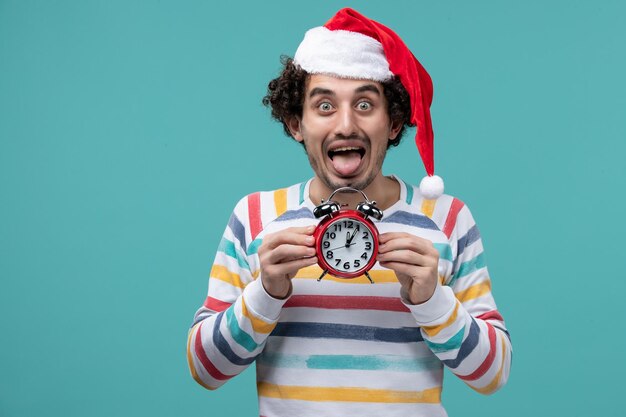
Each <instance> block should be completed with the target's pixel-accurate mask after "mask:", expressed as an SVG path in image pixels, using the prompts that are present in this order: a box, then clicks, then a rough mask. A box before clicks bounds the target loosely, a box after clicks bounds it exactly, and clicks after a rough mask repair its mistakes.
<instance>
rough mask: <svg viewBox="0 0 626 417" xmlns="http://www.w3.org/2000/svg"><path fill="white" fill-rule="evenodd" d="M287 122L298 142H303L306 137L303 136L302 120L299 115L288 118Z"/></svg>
mask: <svg viewBox="0 0 626 417" xmlns="http://www.w3.org/2000/svg"><path fill="white" fill-rule="evenodd" d="M286 124H287V127H288V128H289V132H290V133H291V136H293V138H294V139H295V140H297V141H298V142H302V141H303V140H304V138H303V137H302V128H301V126H302V122H301V121H300V119H299V118H298V117H292V118H291V119H289V120H287V122H286Z"/></svg>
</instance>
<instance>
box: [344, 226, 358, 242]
mask: <svg viewBox="0 0 626 417" xmlns="http://www.w3.org/2000/svg"><path fill="white" fill-rule="evenodd" d="M355 235H356V229H354V232H352V236H350V237H349V238H348V240H347V241H346V245H347V244H349V243H350V242H352V239H354V236H355Z"/></svg>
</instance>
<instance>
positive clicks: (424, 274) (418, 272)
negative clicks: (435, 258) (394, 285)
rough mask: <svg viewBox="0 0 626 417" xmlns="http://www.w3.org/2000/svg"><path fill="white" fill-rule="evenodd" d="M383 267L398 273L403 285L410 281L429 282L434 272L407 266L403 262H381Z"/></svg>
mask: <svg viewBox="0 0 626 417" xmlns="http://www.w3.org/2000/svg"><path fill="white" fill-rule="evenodd" d="M379 263H380V265H381V266H383V267H385V268H387V269H391V270H393V271H394V272H395V273H396V277H397V278H398V281H400V283H401V284H406V283H409V282H410V281H415V280H418V281H422V280H427V279H428V278H429V277H430V275H431V273H432V271H431V269H430V268H429V267H425V266H417V265H411V264H405V263H403V262H379Z"/></svg>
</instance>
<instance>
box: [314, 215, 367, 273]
mask: <svg viewBox="0 0 626 417" xmlns="http://www.w3.org/2000/svg"><path fill="white" fill-rule="evenodd" d="M377 239H378V234H377V233H376V232H375V231H374V230H373V229H372V228H371V227H370V226H369V225H368V224H367V223H366V222H364V221H363V220H361V219H359V218H355V217H351V216H350V217H339V218H337V219H333V220H331V221H330V222H328V223H327V225H326V226H325V227H324V228H323V229H322V230H321V235H320V237H319V243H318V245H319V246H318V250H319V251H320V255H318V256H319V257H320V258H322V263H325V264H326V265H323V266H327V268H326V269H328V270H329V272H330V273H331V274H333V275H338V276H340V277H345V278H353V277H356V276H359V275H361V274H362V273H363V271H366V270H368V269H370V268H371V267H372V266H373V264H374V263H375V262H376V261H375V258H376V251H377V250H378V244H377V243H378V242H377Z"/></svg>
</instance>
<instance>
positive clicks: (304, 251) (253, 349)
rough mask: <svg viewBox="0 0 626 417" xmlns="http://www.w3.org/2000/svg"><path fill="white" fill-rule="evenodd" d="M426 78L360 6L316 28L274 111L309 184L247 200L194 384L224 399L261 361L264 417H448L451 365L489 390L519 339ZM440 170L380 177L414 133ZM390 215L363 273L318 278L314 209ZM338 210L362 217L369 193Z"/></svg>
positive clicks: (222, 251) (217, 280)
mask: <svg viewBox="0 0 626 417" xmlns="http://www.w3.org/2000/svg"><path fill="white" fill-rule="evenodd" d="M431 99H432V84H431V81H430V77H429V76H428V74H427V73H426V71H425V70H424V69H423V68H422V66H421V65H420V64H419V62H418V61H417V60H416V59H415V58H414V57H413V55H412V54H411V53H410V51H409V50H408V49H407V48H406V46H405V45H404V43H403V42H402V41H401V40H400V38H399V37H398V36H397V35H396V34H395V33H393V32H392V31H391V30H390V29H388V28H386V27H385V26H383V25H380V24H379V23H377V22H374V21H372V20H370V19H367V18H366V17H364V16H362V15H360V14H359V13H357V12H356V11H354V10H351V9H343V10H341V11H339V12H338V13H337V14H336V15H335V16H334V17H333V18H332V19H331V20H330V21H329V22H327V23H326V24H325V25H324V26H323V27H320V28H314V29H312V30H310V31H309V32H307V34H306V35H305V38H304V40H303V42H302V43H301V45H300V46H299V48H298V51H297V52H296V55H295V58H294V60H287V61H286V62H285V68H284V70H283V72H282V74H281V76H280V77H278V78H277V79H275V80H273V81H272V82H271V83H270V85H269V88H268V95H267V96H266V97H265V99H264V103H265V104H266V105H269V106H271V107H272V114H273V116H274V117H275V118H277V119H278V120H280V121H281V122H282V123H283V126H284V128H285V131H286V132H287V133H288V134H289V135H291V136H292V137H293V138H294V139H295V140H296V141H298V142H300V143H301V144H302V145H303V146H304V147H305V149H306V153H307V155H308V158H309V162H310V164H311V167H312V168H313V171H314V173H315V175H314V177H313V178H312V179H311V180H309V181H307V182H304V183H301V184H296V185H293V186H291V187H288V188H285V189H281V190H276V191H271V192H259V193H254V194H251V195H248V196H246V197H244V198H243V199H242V200H241V201H240V202H239V203H238V204H237V206H236V207H235V210H234V213H233V215H232V216H231V218H230V221H229V223H228V226H227V227H226V231H225V232H224V236H223V238H222V241H221V243H220V246H219V250H218V253H217V255H216V259H215V263H214V265H213V268H212V270H211V274H210V283H209V294H208V297H207V299H206V301H205V303H204V305H203V306H202V307H201V308H200V309H199V310H198V312H197V313H196V316H195V320H194V324H193V326H192V328H191V330H190V332H189V340H188V360H189V366H190V369H191V373H192V375H193V377H194V378H195V379H196V381H198V383H200V384H201V385H202V386H204V387H206V388H208V389H215V388H217V387H219V386H220V385H222V384H223V383H225V382H226V381H227V380H228V379H229V378H231V377H233V376H235V375H237V374H239V373H240V372H241V371H243V370H244V369H245V368H246V367H247V366H248V365H250V364H251V363H252V362H254V361H256V366H257V381H258V394H259V408H260V413H261V415H263V416H316V417H318V416H330V415H338V416H339V415H340V416H344V415H357V414H358V415H359V416H395V415H398V416H400V415H402V416H405V415H413V416H419V415H424V416H426V415H428V416H445V415H446V412H445V410H444V408H443V406H442V404H441V388H442V382H443V367H444V366H447V367H448V368H449V369H450V370H451V371H452V372H453V373H455V374H456V375H457V376H458V377H459V378H461V379H462V380H464V381H465V382H466V383H467V384H468V385H469V386H471V387H472V388H474V389H475V390H476V391H478V392H481V393H484V394H488V393H491V392H494V391H495V390H497V389H498V388H499V387H501V386H502V385H503V384H504V383H505V382H506V380H507V378H508V373H509V367H510V361H511V344H510V340H509V337H508V333H507V331H506V328H505V326H504V321H503V319H502V317H501V316H500V314H499V313H498V311H497V309H496V305H495V302H494V299H493V297H492V295H491V291H490V289H491V284H490V279H489V276H488V274H487V269H486V267H485V265H484V260H483V248H482V243H481V240H480V235H479V232H478V229H477V228H476V225H475V222H474V220H473V218H472V216H471V214H470V212H469V210H468V208H467V207H466V206H465V205H464V204H463V203H462V202H460V201H459V200H458V199H456V198H453V197H451V196H448V195H443V194H442V192H443V183H442V181H441V179H440V178H438V177H435V176H433V166H432V159H433V158H432V130H431V126H430V113H429V106H430V102H431ZM407 125H409V126H411V125H417V137H416V141H417V144H418V148H419V150H420V154H421V155H422V159H423V160H424V163H425V166H426V171H427V173H428V174H429V176H428V177H427V178H426V179H425V180H423V181H422V184H421V186H420V187H413V186H411V185H408V184H407V183H405V182H404V181H402V180H400V179H399V178H397V177H395V176H390V177H388V176H384V175H383V174H382V171H381V168H382V164H383V160H384V158H385V154H386V151H387V149H388V147H389V146H394V145H397V144H398V142H399V141H400V138H401V136H402V134H403V132H404V129H405V126H407ZM343 186H350V187H353V188H356V189H359V190H362V191H363V192H365V194H366V195H367V196H368V197H369V199H370V200H375V201H376V202H377V205H378V207H379V208H381V209H382V210H383V212H384V217H383V219H382V220H381V221H378V222H376V226H377V228H378V229H379V231H380V237H379V244H380V247H379V253H378V255H377V260H378V262H377V264H376V265H375V266H374V268H373V269H372V270H371V271H370V275H371V276H372V278H373V279H374V281H375V285H370V283H369V281H368V280H367V278H365V277H363V276H361V277H358V278H355V279H339V278H334V277H332V276H328V275H327V276H326V277H325V278H324V279H323V280H322V281H319V282H318V281H317V278H318V277H319V276H320V274H321V272H322V271H321V269H320V268H319V267H318V266H317V265H316V264H317V257H316V256H315V249H314V237H313V231H314V229H315V226H316V224H317V223H318V220H317V219H315V218H314V216H313V214H312V210H313V208H314V207H315V205H316V204H319V202H320V201H321V200H322V199H327V198H328V196H329V195H330V194H331V193H332V192H333V191H334V190H336V189H337V188H339V187H343ZM334 200H337V201H338V202H340V203H342V204H345V205H346V206H349V207H354V206H355V205H356V204H357V203H359V202H360V201H362V197H361V195H360V194H358V193H341V194H336V195H335V197H334Z"/></svg>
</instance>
